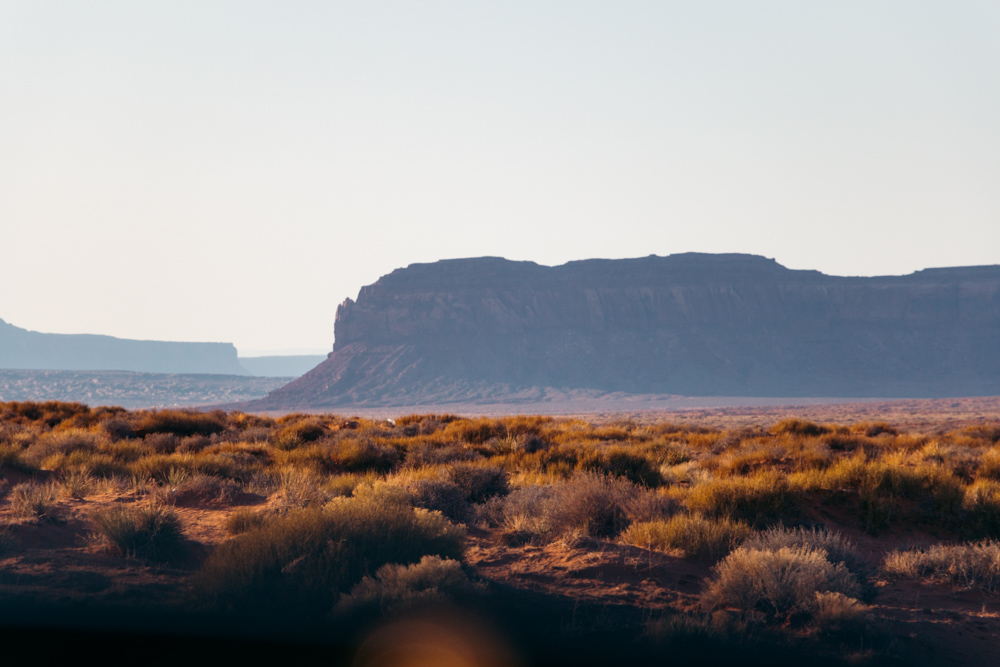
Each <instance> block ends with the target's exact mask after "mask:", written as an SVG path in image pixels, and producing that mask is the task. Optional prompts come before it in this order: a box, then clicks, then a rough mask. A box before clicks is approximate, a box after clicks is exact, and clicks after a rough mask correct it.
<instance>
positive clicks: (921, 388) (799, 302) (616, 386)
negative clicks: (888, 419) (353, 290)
mask: <svg viewBox="0 0 1000 667" xmlns="http://www.w3.org/2000/svg"><path fill="white" fill-rule="evenodd" d="M335 340H336V343H335V345H334V351H333V353H332V354H331V355H330V356H329V358H328V359H327V360H326V361H324V362H323V363H322V364H320V365H319V366H318V367H316V368H315V369H313V370H312V371H310V372H309V373H307V374H306V375H305V376H303V377H301V378H299V379H298V380H296V381H294V382H292V383H291V384H289V385H287V386H285V387H283V388H281V389H279V390H276V391H274V392H272V393H271V394H269V395H268V396H267V398H265V399H263V400H262V401H258V402H256V403H254V404H253V405H252V407H254V408H256V409H293V408H307V407H311V408H332V407H336V406H346V405H352V404H353V405H359V406H378V405H409V406H412V405H421V404H441V403H450V402H464V403H477V402H479V403H484V402H502V401H505V400H511V401H516V400H531V399H532V397H537V396H538V395H539V392H545V391H551V390H553V389H555V390H559V391H576V390H590V391H592V392H623V393H628V394H650V393H653V394H678V395H688V396H782V397H800V396H824V397H900V398H903V397H945V396H977V395H994V394H1000V266H984V267H964V268H947V269H926V270H923V271H918V272H916V273H913V274H910V275H906V276H884V277H874V278H852V277H837V276H828V275H824V274H822V273H819V272H817V271H797V270H790V269H787V268H785V267H783V266H781V265H780V264H778V263H777V262H775V261H773V260H769V259H765V258H763V257H758V256H753V255H739V254H729V255H707V254H695V253H691V254H683V255H671V256H669V257H656V256H650V257H645V258H639V259H627V260H585V261H578V262H570V263H568V264H564V265H562V266H556V267H546V266H540V265H538V264H534V263H532V262H512V261H507V260H504V259H500V258H493V257H484V258H478V259H461V260H446V261H441V262H436V263H433V264H414V265H411V266H409V267H407V268H405V269H399V270H396V271H393V272H392V273H390V274H389V275H386V276H383V277H382V278H380V279H379V280H378V281H377V282H376V283H374V284H373V285H369V286H367V287H364V288H362V290H361V292H360V294H359V295H358V299H357V301H352V300H351V299H348V300H346V301H345V302H344V303H343V304H341V306H340V307H339V308H338V310H337V317H336V329H335Z"/></svg>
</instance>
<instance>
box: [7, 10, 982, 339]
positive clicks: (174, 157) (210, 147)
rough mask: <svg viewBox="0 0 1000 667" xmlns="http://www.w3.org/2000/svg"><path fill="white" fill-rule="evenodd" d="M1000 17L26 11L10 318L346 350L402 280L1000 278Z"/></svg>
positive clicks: (20, 54)
mask: <svg viewBox="0 0 1000 667" xmlns="http://www.w3.org/2000/svg"><path fill="white" fill-rule="evenodd" d="M998 30H1000V3H997V2H995V0H988V1H982V2H976V1H968V2H959V1H942V2H923V1H920V0H906V1H892V2H889V1H879V0H864V1H851V0H844V1H839V0H838V1H837V2H802V1H800V0H794V1H788V2H768V1H755V2H743V1H733V2H717V1H712V0H704V1H702V0H699V1H698V2H668V1H666V0H657V1H653V2H635V1H629V0H622V1H620V2H587V1H584V0H573V1H566V2H554V1H551V2H547V1H541V0H533V1H530V2H528V1H516V0H503V1H499V0H498V1H496V2H475V3H470V2H459V1H455V2H436V1H426V2H333V1H324V2H304V1H289V2H277V1H275V2H253V1H248V0H239V1H232V2H218V1H212V0H196V1H185V0H170V1H169V2H167V1H161V2H142V3H136V2H131V1H122V2H106V1H100V0H91V1H88V2H86V3H81V2H50V1H46V0H26V1H21V0H0V318H2V319H4V320H6V321H7V322H10V323H13V324H16V325H18V326H21V327H25V328H28V329H33V330H37V331H46V332H60V333H101V334H108V335H113V336H119V337H126V338H143V339H159V340H179V341H225V342H233V343H235V344H236V346H237V347H238V348H239V349H240V350H241V351H250V350H253V351H255V352H257V353H260V352H264V351H270V350H291V349H295V350H300V351H301V350H306V351H313V350H315V351H325V350H329V349H330V347H331V345H332V343H333V322H334V315H335V312H336V307H337V305H338V304H339V303H340V302H342V301H343V300H344V299H345V298H347V297H351V298H355V297H356V296H357V293H358V290H359V289H360V287H362V286H363V285H366V284H370V283H372V282H374V281H375V280H377V279H378V278H379V276H381V275H384V274H386V273H388V272H390V271H392V270H393V269H395V268H398V267H402V266H406V265H408V264H411V263H415V262H431V261H435V260H438V259H446V258H454V257H476V256H484V255H491V256H502V257H507V258H510V259H517V260H531V261H535V262H539V263H541V264H547V265H556V264H562V263H564V262H567V261H571V260H576V259H586V258H592V257H608V258H619V257H639V256H646V255H650V254H657V255H668V254H672V253H679V252H689V251H698V252H746V253H755V254H760V255H764V256H766V257H772V258H775V259H777V261H778V262H780V263H781V264H784V265H785V266H788V267H790V268H796V269H818V270H820V271H823V272H825V273H829V274H834V275H886V274H904V273H909V272H912V271H915V270H919V269H922V268H927V267H935V266H959V265H978V264H1000V122H997V119H1000V85H998V82H1000V39H997V33H998Z"/></svg>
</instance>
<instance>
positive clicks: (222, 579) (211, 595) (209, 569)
mask: <svg viewBox="0 0 1000 667" xmlns="http://www.w3.org/2000/svg"><path fill="white" fill-rule="evenodd" d="M464 549H465V537H464V532H463V531H462V530H461V529H460V528H457V527H455V526H453V525H452V524H450V523H448V521H447V520H446V519H445V518H444V517H443V516H442V515H441V514H439V513H436V512H428V511H426V510H421V509H413V508H411V507H410V506H409V505H407V504H405V503H402V502H399V501H398V500H397V499H393V498H390V497H389V496H388V495H386V494H379V493H374V492H373V493H368V494H366V495H365V496H364V497H355V498H339V499H336V500H334V501H332V502H331V503H329V504H328V505H326V506H325V507H324V508H322V509H318V508H316V509H302V510H294V511H291V512H289V513H288V514H286V515H284V516H279V517H275V518H273V519H271V520H268V521H266V522H264V524H263V525H262V526H260V527H258V528H254V529H251V530H249V531H247V532H245V533H243V534H241V535H238V536H236V537H234V538H233V539H231V540H229V541H227V542H224V543H222V544H221V545H220V546H219V547H218V548H216V550H215V551H213V552H212V554H211V555H210V556H209V557H208V559H207V560H206V561H205V563H204V565H203V566H202V568H201V570H200V571H199V573H198V575H197V577H196V588H197V590H198V592H199V593H200V595H201V596H202V597H203V599H205V600H207V601H209V602H210V603H212V604H214V605H216V606H219V607H222V608H225V609H229V610H231V611H233V612H238V613H246V614H251V615H252V614H254V613H261V612H264V611H267V612H268V613H273V612H275V611H277V610H281V611H283V612H287V613H289V614H293V615H300V614H305V615H321V614H324V613H326V612H328V611H329V610H330V609H331V608H332V606H333V603H334V601H335V600H336V598H337V596H338V595H339V594H340V593H343V592H347V591H348V590H350V589H351V588H352V587H353V586H354V585H355V584H357V583H359V582H360V581H361V580H362V579H363V578H364V577H365V576H370V575H372V574H374V573H375V572H376V571H377V570H378V569H379V568H380V567H382V566H383V565H386V564H389V563H399V564H410V563H416V562H419V561H420V559H421V558H423V557H424V556H427V555H434V556H439V557H441V558H451V559H455V560H460V559H461V558H462V555H463V553H464Z"/></svg>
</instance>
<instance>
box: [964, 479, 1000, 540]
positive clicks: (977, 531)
mask: <svg viewBox="0 0 1000 667" xmlns="http://www.w3.org/2000/svg"><path fill="white" fill-rule="evenodd" d="M962 508H963V510H964V516H963V521H962V528H963V531H964V532H965V533H966V534H968V535H969V536H971V537H1000V482H995V481H993V480H991V479H980V480H977V481H975V482H974V483H973V484H972V485H971V486H969V487H968V488H967V489H966V490H965V498H964V499H963V502H962Z"/></svg>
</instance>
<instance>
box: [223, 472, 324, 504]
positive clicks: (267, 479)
mask: <svg viewBox="0 0 1000 667" xmlns="http://www.w3.org/2000/svg"><path fill="white" fill-rule="evenodd" d="M280 488H281V475H280V474H279V473H277V472H275V471H273V470H265V471H261V472H256V473H254V474H252V475H250V477H249V479H247V480H246V481H245V482H244V483H243V490H244V491H246V492H247V493H254V494H257V495H259V496H264V497H265V498H266V497H267V496H270V495H271V494H272V493H274V492H275V491H277V490H278V489H280ZM337 495H341V494H337Z"/></svg>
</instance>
